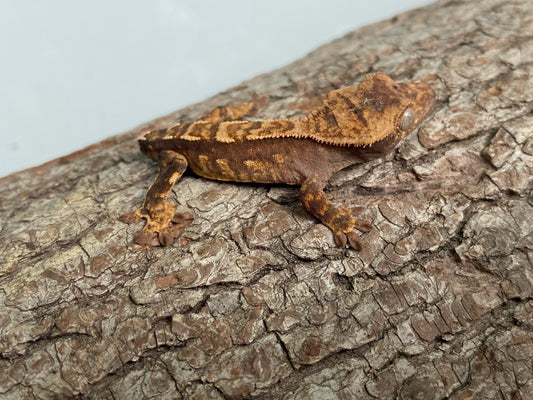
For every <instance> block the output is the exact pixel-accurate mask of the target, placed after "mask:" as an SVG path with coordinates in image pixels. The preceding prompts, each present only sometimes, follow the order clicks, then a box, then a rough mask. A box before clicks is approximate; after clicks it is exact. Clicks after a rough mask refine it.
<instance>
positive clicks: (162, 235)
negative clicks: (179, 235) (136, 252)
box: [159, 232, 174, 246]
mask: <svg viewBox="0 0 533 400" xmlns="http://www.w3.org/2000/svg"><path fill="white" fill-rule="evenodd" d="M172 242H174V235H173V234H172V233H171V232H159V243H161V245H162V246H169V245H171V244H172Z"/></svg>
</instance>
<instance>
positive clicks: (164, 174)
mask: <svg viewBox="0 0 533 400" xmlns="http://www.w3.org/2000/svg"><path fill="white" fill-rule="evenodd" d="M158 164H159V173H158V175H157V178H156V179H155V182H154V183H153V184H152V186H150V188H149V189H148V192H147V193H146V198H145V200H144V204H143V206H142V207H141V208H138V209H137V210H135V211H134V212H132V213H129V214H124V215H121V216H120V220H121V221H123V222H126V223H128V224H131V223H133V222H135V221H137V220H139V219H140V218H144V219H146V225H145V226H144V227H143V228H142V229H141V231H139V233H138V234H137V235H136V236H135V242H136V243H138V244H144V245H149V246H159V245H160V244H161V245H163V246H167V245H169V244H171V243H172V242H173V241H174V238H175V237H176V236H177V235H178V234H179V233H180V231H181V230H182V229H183V227H185V226H186V225H188V224H189V223H190V221H192V217H191V216H190V215H189V214H174V210H175V208H176V205H175V204H173V203H171V202H169V201H168V200H167V196H168V194H169V193H170V191H171V190H172V187H173V186H174V184H175V183H176V181H177V180H178V179H179V178H181V176H182V175H183V173H184V172H185V170H186V169H187V159H186V158H185V157H184V156H183V155H182V154H180V153H176V152H174V151H171V150H164V151H161V153H160V154H159V159H158Z"/></svg>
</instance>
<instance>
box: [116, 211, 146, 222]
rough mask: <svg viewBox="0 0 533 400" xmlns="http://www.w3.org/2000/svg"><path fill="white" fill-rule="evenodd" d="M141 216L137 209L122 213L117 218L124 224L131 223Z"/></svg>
mask: <svg viewBox="0 0 533 400" xmlns="http://www.w3.org/2000/svg"><path fill="white" fill-rule="evenodd" d="M139 218H141V216H140V215H139V212H138V211H134V212H131V213H127V214H122V215H121V216H120V217H118V219H120V220H121V221H122V222H124V223H126V224H133V223H134V222H137V221H138V220H139Z"/></svg>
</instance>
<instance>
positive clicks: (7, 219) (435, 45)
mask: <svg viewBox="0 0 533 400" xmlns="http://www.w3.org/2000/svg"><path fill="white" fill-rule="evenodd" d="M372 71H383V72H385V73H387V74H389V75H390V76H391V77H393V78H394V79H395V80H398V81H410V80H423V81H425V82H427V83H428V84H429V85H431V87H432V88H433V89H434V90H435V92H436V94H437V103H436V106H435V108H434V111H433V113H432V114H431V115H430V116H429V117H428V119H427V120H426V122H425V123H424V124H423V126H422V127H421V128H420V129H419V130H418V132H417V133H413V134H412V135H410V137H408V138H407V139H406V140H405V141H403V142H402V143H401V145H400V146H399V147H398V148H397V150H396V151H394V152H393V153H391V154H389V155H388V156H386V157H385V158H384V159H381V160H378V161H375V162H371V163H369V164H364V165H359V166H354V167H352V168H349V169H347V170H345V171H342V172H341V173H339V174H337V175H336V176H335V177H334V179H333V180H332V181H331V182H330V186H329V189H328V192H329V195H330V196H331V198H332V199H333V200H334V201H335V202H336V203H338V204H343V205H345V206H347V207H353V208H354V209H355V211H354V213H355V215H356V216H359V217H360V218H362V219H365V220H368V221H371V222H372V224H373V226H374V228H373V229H372V231H370V232H369V233H368V234H364V235H363V239H362V240H363V244H364V245H365V247H364V249H363V250H362V251H361V252H355V251H352V250H343V249H340V248H338V247H336V246H335V243H334V241H333V237H332V234H331V233H330V231H329V230H328V229H327V228H326V227H324V226H323V225H321V224H320V223H318V222H317V221H316V220H315V219H313V218H312V217H311V216H309V215H308V214H306V213H305V211H304V210H303V208H302V206H301V205H300V204H299V202H298V194H297V193H298V191H297V189H296V188H291V187H269V186H260V185H237V184H231V183H221V182H213V181H208V180H205V179H201V178H198V177H195V176H193V175H191V174H189V175H187V176H185V177H184V178H183V179H182V180H180V181H179V182H178V184H177V185H176V187H175V189H174V192H173V194H172V198H173V199H174V200H175V201H176V202H177V203H178V204H179V210H183V211H189V212H191V213H192V214H193V215H194V217H195V219H194V221H193V223H192V224H191V225H189V226H188V227H187V228H186V229H185V231H184V232H183V234H182V236H181V238H180V239H179V240H178V241H176V243H175V244H174V245H172V246H170V247H167V248H151V249H145V248H141V247H139V246H136V245H134V244H132V235H133V233H134V232H135V231H137V230H138V229H139V227H140V224H136V225H133V226H128V225H125V224H123V223H121V222H120V221H119V220H118V216H119V215H120V214H123V213H125V212H129V211H131V210H133V209H135V208H136V207H138V206H139V205H140V204H141V203H142V200H143V197H144V193H145V192H146V189H147V187H148V186H149V185H150V184H151V183H152V181H153V179H154V177H155V174H156V172H157V166H156V165H155V164H154V163H153V162H151V161H150V160H149V159H147V158H145V157H144V156H143V155H142V154H141V153H140V152H139V151H138V146H137V143H136V141H135V140H134V139H135V138H136V137H137V136H139V135H140V134H141V132H144V131H146V130H147V129H151V128H155V127H158V128H160V127H165V126H168V125H170V124H172V123H175V122H177V121H185V122H187V121H192V120H194V119H195V118H198V117H199V116H200V115H202V114H204V113H205V112H208V111H209V110H211V109H213V108H214V107H215V106H218V105H223V104H227V103H228V102H230V101H231V102H234V103H239V102H245V101H248V100H250V99H251V98H252V97H253V96H266V101H265V103H264V105H263V106H262V108H261V110H260V111H259V112H258V114H257V116H258V117H259V118H274V117H275V118H278V117H291V116H297V115H300V114H302V113H304V112H306V111H308V110H310V109H311V108H312V107H313V106H315V105H317V104H318V102H319V101H320V99H321V98H322V96H323V95H324V94H326V93H327V92H328V91H330V90H332V89H334V88H338V87H340V86H344V85H348V84H353V83H354V82H357V81H360V80H361V78H362V77H363V75H364V74H366V73H368V72H372ZM532 109H533V2H531V1H530V0H523V1H520V0H507V1H504V0H486V1H440V2H437V3H436V4H434V5H431V6H429V7H425V8H422V9H418V10H414V11H411V12H408V13H405V14H402V15H399V16H397V17H395V18H393V19H391V20H388V21H384V22H381V23H378V24H374V25H370V26H367V27H364V28H362V29H359V30H356V31H354V32H351V33H349V34H347V35H346V36H344V37H343V38H341V39H338V40H335V41H333V42H331V43H329V44H326V45H324V46H322V47H320V48H319V49H317V50H316V51H314V52H312V53H311V54H309V55H308V56H306V57H305V58H303V59H301V60H299V61H297V62H295V63H293V64H291V65H289V66H287V67H285V68H282V69H280V70H277V71H274V72H272V73H269V74H266V75H262V76H259V77H257V78H255V79H252V80H250V81H246V82H244V83H243V84H242V85H240V86H238V87H236V88H234V89H232V90H229V91H227V92H225V93H221V94H220V95H217V96H215V97H213V98H211V99H209V100H207V101H205V102H203V103H201V104H197V105H194V106H191V107H189V108H187V109H184V110H180V111H178V112H176V113H173V114H171V115H169V116H166V117H164V118H161V119H159V120H156V121H153V122H151V123H149V124H146V125H144V126H141V127H139V128H138V129H136V130H134V131H133V132H130V133H128V134H125V135H121V136H117V137H114V138H110V139H109V140H106V141H104V142H101V143H98V144H96V145H94V146H92V147H90V148H88V149H85V150H83V151H81V152H78V153H75V154H72V155H70V156H67V157H64V158H62V159H59V160H55V161H53V162H51V163H48V164H46V165H43V166H40V167H37V168H34V169H31V170H26V171H22V172H19V173H16V174H13V175H10V176H7V177H5V178H2V179H0V224H1V228H0V399H56V398H79V399H89V398H90V399H102V400H103V399H152V398H153V399H155V398H157V399H176V398H184V399H245V398H246V399H264V400H266V399H352V398H357V399H394V398H399V399H415V398H416V399H444V398H449V399H467V398H473V399H477V398H487V399H531V398H533V361H532V359H533V268H532V257H533V253H532V251H533V233H532V232H533V207H532V204H533V196H532V187H533V178H532V176H533V171H532V170H533V133H532V132H533V113H532Z"/></svg>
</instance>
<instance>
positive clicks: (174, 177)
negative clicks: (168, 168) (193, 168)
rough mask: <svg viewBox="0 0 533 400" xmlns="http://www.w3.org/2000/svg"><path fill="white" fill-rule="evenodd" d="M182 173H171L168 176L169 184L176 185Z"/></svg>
mask: <svg viewBox="0 0 533 400" xmlns="http://www.w3.org/2000/svg"><path fill="white" fill-rule="evenodd" d="M181 174H182V172H177V171H175V172H173V173H172V175H171V176H170V182H173V183H176V181H177V180H178V179H179V178H180V177H181Z"/></svg>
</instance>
